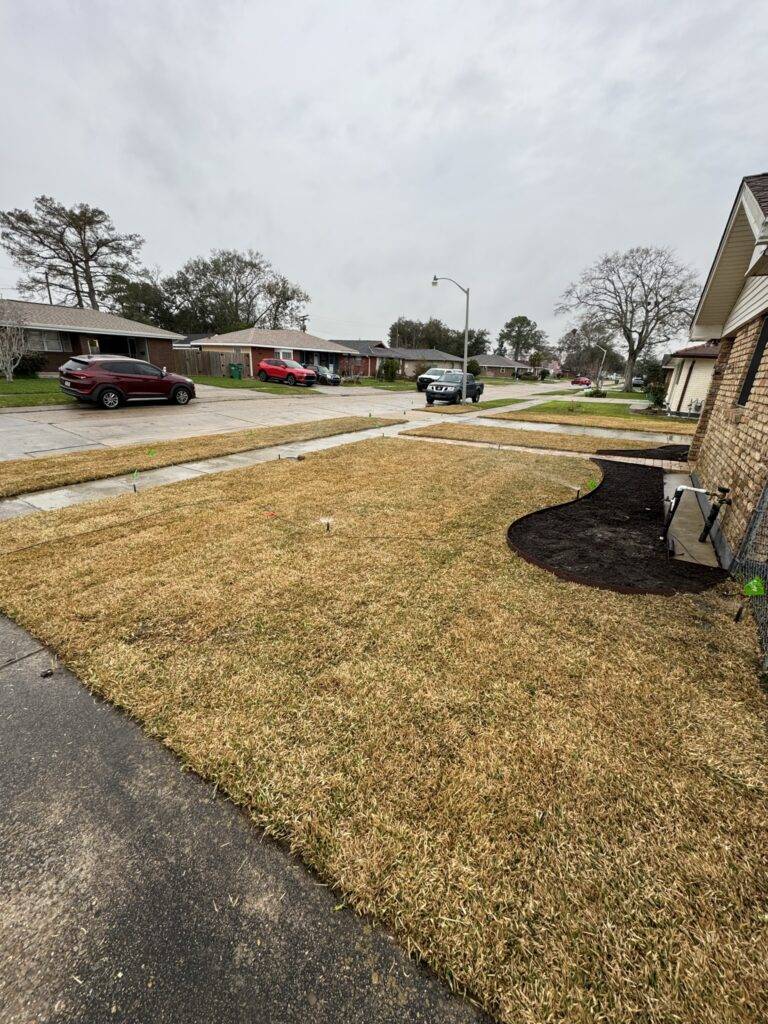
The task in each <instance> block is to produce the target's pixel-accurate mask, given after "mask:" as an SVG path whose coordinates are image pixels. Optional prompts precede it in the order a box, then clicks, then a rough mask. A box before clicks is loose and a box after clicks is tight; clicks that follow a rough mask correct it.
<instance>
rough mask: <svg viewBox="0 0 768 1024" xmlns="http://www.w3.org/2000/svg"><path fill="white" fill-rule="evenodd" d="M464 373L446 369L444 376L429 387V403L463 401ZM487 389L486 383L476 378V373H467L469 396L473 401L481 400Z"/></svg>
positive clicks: (453, 403)
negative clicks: (462, 385)
mask: <svg viewBox="0 0 768 1024" xmlns="http://www.w3.org/2000/svg"><path fill="white" fill-rule="evenodd" d="M463 376H464V375H463V374H462V373H459V372H458V371H457V370H446V372H445V373H444V374H443V376H442V377H441V378H440V379H439V380H436V381H433V382H432V383H431V384H429V385H428V387H427V405H434V403H435V402H450V403H451V404H452V405H455V404H456V403H457V402H460V401H461V392H462V388H461V384H462V380H463ZM483 391H485V384H483V383H482V381H479V380H475V378H474V375H473V374H471V373H468V374H467V398H471V399H472V401H473V402H479V401H480V395H482V393H483Z"/></svg>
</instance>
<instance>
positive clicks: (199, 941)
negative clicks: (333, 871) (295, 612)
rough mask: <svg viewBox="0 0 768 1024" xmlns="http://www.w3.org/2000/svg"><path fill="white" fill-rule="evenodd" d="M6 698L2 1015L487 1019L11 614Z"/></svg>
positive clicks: (190, 1023)
mask: <svg viewBox="0 0 768 1024" xmlns="http://www.w3.org/2000/svg"><path fill="white" fill-rule="evenodd" d="M52 667H53V674H52V675H49V676H46V675H44V673H46V672H49V671H50V670H51V668H52ZM0 711H1V713H0V745H1V746H2V750H3V757H2V760H0V794H1V796H0V801H2V813H0V902H1V903H2V906H3V912H2V914H1V915H0V1022H2V1024H30V1022H32V1021H35V1022H38V1024H42V1022H47V1024H54V1022H56V1024H63V1022H65V1021H66V1022H67V1024H104V1022H106V1021H112V1020H114V1021H119V1022H122V1024H127V1022H130V1024H145V1022H146V1024H149V1022H152V1024H180V1022H184V1024H214V1022H215V1024H235V1022H238V1024H240V1022H246V1021H248V1022H259V1024H260V1022H264V1024H267V1022H270V1024H289V1022H290V1024H293V1022H297V1024H298V1022H307V1021H311V1022H313V1024H324V1022H328V1024H331V1022H333V1024H346V1022H349V1024H353V1022H354V1024H357V1022H360V1024H363V1022H365V1024H379V1022H381V1024H384V1022H387V1024H395V1022H398V1024H408V1022H416V1021H418V1022H428V1021H445V1022H456V1024H459V1022H461V1024H469V1022H475V1024H476V1022H480V1021H483V1020H487V1018H485V1017H483V1015H481V1014H480V1013H479V1012H478V1011H477V1010H476V1009H475V1008H474V1007H472V1006H471V1005H470V1004H468V1003H466V1002H464V1001H462V1000H460V999H458V998H456V997H454V996H452V995H451V994H450V993H449V992H448V990H447V988H446V987H445V986H444V985H442V984H441V983H440V982H439V981H438V980H437V979H436V978H435V977H434V976H433V975H431V974H430V973H429V972H427V971H426V970H425V969H423V968H421V967H418V966H417V965H416V964H414V962H413V961H411V960H409V959H408V957H407V956H406V955H405V953H404V952H403V950H402V949H401V948H400V947H399V946H398V945H397V944H396V943H395V942H394V941H393V940H392V939H391V938H390V937H389V936H388V935H387V933H386V932H384V931H383V930H382V929H381V928H379V927H377V926H375V925H373V924H371V923H370V922H368V921H366V920H365V919H363V918H360V917H358V916H357V915H355V914H354V913H352V912H351V911H349V910H347V909H345V908H343V907H340V899H339V898H338V897H337V896H334V894H333V893H332V892H330V891H329V890H328V889H327V888H326V887H325V886H323V885H321V884H320V882H319V881H318V879H316V878H315V877H313V876H312V875H311V874H310V873H309V872H308V871H307V870H306V869H305V868H304V867H303V866H302V865H301V863H300V862H299V861H298V860H296V859H295V858H293V857H291V856H290V855H289V854H288V853H287V852H286V850H285V849H284V848H283V847H281V846H279V845H278V844H276V843H274V842H271V841H269V840H267V839H265V838H264V836H263V833H262V832H261V831H260V830H259V829H257V828H256V827H255V826H254V825H252V824H251V823H250V822H249V821H248V820H247V819H246V817H245V816H244V815H243V814H241V813H240V812H239V811H238V810H237V809H236V808H235V807H234V806H232V804H230V803H229V802H227V801H226V800H225V799H223V798H222V797H221V796H217V795H216V794H215V793H214V792H213V789H212V787H210V786H208V785H206V784H205V783H203V782H202V781H201V780H200V779H199V778H198V777H197V776H196V775H193V774H191V773H188V772H184V771H183V770H182V768H181V764H180V762H179V761H178V760H177V759H176V758H175V757H174V756H173V755H171V754H170V753H169V752H168V751H167V750H165V748H164V747H163V746H162V745H161V744H160V743H158V742H156V741H154V740H151V739H149V738H148V737H147V736H145V735H144V734H143V733H142V732H141V730H140V729H139V727H138V726H137V725H135V724H134V723H132V722H130V721H129V720H128V719H127V718H126V717H125V716H124V715H122V714H120V713H119V712H117V711H115V710H114V709H113V708H112V707H110V706H109V705H107V704H105V703H103V702H101V701H97V700H95V699H94V698H93V697H92V696H91V695H90V694H89V693H88V692H87V691H86V690H85V688H84V687H82V686H81V685H80V684H79V682H78V680H77V679H76V678H75V677H74V676H73V675H71V674H70V673H69V672H67V671H65V670H64V669H62V668H60V667H56V666H55V662H54V661H53V659H52V657H51V655H50V654H49V653H48V652H46V651H45V650H43V649H42V648H41V646H40V644H39V643H37V641H35V640H34V639H33V638H32V637H30V636H29V635H28V634H27V633H25V632H24V631H23V630H21V629H19V628H18V627H17V626H15V625H13V624H12V623H10V622H9V621H8V620H7V619H4V618H2V617H0Z"/></svg>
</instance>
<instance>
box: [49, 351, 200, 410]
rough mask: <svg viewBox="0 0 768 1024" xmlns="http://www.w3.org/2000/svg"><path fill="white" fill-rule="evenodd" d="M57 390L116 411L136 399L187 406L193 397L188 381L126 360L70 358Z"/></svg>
mask: <svg viewBox="0 0 768 1024" xmlns="http://www.w3.org/2000/svg"><path fill="white" fill-rule="evenodd" d="M59 388H60V389H61V390H62V391H63V392H64V394H65V395H69V396H70V397H71V398H76V399H77V400H78V402H90V403H91V404H93V405H100V406H101V407H102V409H117V408H118V407H119V406H121V405H123V404H124V403H125V402H128V401H130V400H131V399H136V398H163V399H165V400H166V401H168V402H173V403H174V404H175V405H187V403H188V402H189V401H190V400H191V399H192V398H194V397H195V384H194V381H193V380H191V378H189V377H182V376H181V375H180V374H178V373H168V371H167V370H166V369H165V367H163V368H162V369H160V367H159V366H153V365H152V363H148V362H146V361H145V360H144V359H131V358H129V357H128V356H110V355H93V356H72V358H71V359H68V360H67V361H66V363H64V364H63V365H62V366H60V367H59Z"/></svg>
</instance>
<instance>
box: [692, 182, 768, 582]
mask: <svg viewBox="0 0 768 1024" xmlns="http://www.w3.org/2000/svg"><path fill="white" fill-rule="evenodd" d="M691 338H692V340H706V341H707V342H713V341H719V343H720V347H719V354H718V356H717V360H716V362H715V364H714V369H713V373H712V382H711V385H710V388H709V391H708V393H707V397H706V400H705V402H704V407H703V409H702V412H701V417H700V419H699V425H698V428H697V431H696V435H695V437H694V439H693V443H692V445H691V453H690V456H689V458H690V460H691V462H692V463H693V474H692V475H693V478H694V482H695V483H697V484H698V485H700V486H703V487H706V488H707V489H709V490H714V489H715V488H716V487H718V486H720V485H722V486H724V487H730V489H731V498H732V500H733V504H732V505H731V506H730V507H729V508H728V509H727V510H726V511H725V513H724V514H723V515H722V519H721V522H720V525H719V528H718V529H717V530H716V532H715V535H714V540H715V543H716V547H717V548H718V553H719V555H720V558H721V561H722V562H723V564H724V565H726V566H729V565H730V564H731V562H732V560H733V558H734V556H735V555H737V554H738V552H739V548H740V547H741V545H742V541H743V540H744V536H745V533H746V531H747V527H748V525H749V523H750V521H751V519H752V516H753V513H754V511H755V508H756V506H757V504H758V501H759V500H760V498H761V496H762V495H763V491H764V489H765V488H766V486H768V173H766V174H758V175H752V176H750V177H747V178H744V179H743V181H742V183H741V185H740V186H739V191H738V193H737V195H736V200H735V202H734V204H733V207H732V209H731V213H730V216H729V218H728V222H727V224H726V227H725V231H724V233H723V236H722V239H721V240H720V245H719V246H718V249H717V253H716V254H715V259H714V262H713V264H712V269H711V270H710V272H709V276H708V277H707V281H706V284H705V285H704V290H703V292H702V295H701V298H700V300H699V305H698V308H697V310H696V314H695V316H694V320H693V324H692V326H691ZM703 504H704V506H705V509H706V508H707V503H706V502H704V503H703Z"/></svg>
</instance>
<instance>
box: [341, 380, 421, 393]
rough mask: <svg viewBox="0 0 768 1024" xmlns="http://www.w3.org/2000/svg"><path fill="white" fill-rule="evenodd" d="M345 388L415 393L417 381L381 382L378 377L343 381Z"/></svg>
mask: <svg viewBox="0 0 768 1024" xmlns="http://www.w3.org/2000/svg"><path fill="white" fill-rule="evenodd" d="M341 383H342V386H343V387H350V388H354V387H362V386H365V387H367V388H381V389H382V391H415V390H416V381H413V380H379V378H378V377H361V378H360V380H358V381H352V380H343V381H342V382H341Z"/></svg>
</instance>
